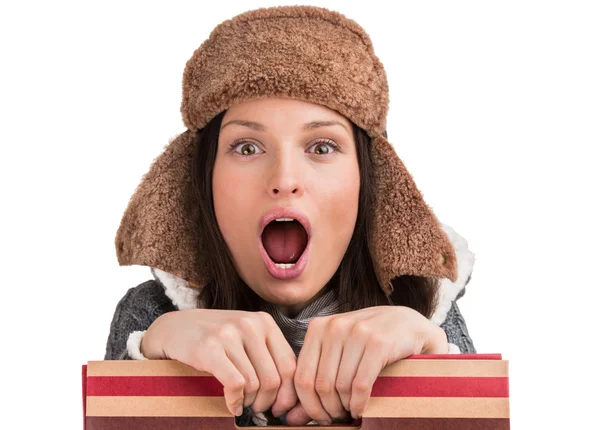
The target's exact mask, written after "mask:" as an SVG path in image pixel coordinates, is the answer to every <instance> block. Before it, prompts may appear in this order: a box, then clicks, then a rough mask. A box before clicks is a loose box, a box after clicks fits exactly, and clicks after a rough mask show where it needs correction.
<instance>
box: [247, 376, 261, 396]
mask: <svg viewBox="0 0 600 430" xmlns="http://www.w3.org/2000/svg"><path fill="white" fill-rule="evenodd" d="M259 388H260V381H259V380H258V378H256V377H254V376H250V377H248V378H246V385H245V387H244V390H245V391H246V393H248V394H253V393H256V392H257V391H258V389H259Z"/></svg>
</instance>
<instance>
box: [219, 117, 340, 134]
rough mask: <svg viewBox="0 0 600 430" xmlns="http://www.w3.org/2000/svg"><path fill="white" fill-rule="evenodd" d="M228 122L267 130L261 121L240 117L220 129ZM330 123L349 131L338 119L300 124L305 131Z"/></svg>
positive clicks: (257, 129)
mask: <svg viewBox="0 0 600 430" xmlns="http://www.w3.org/2000/svg"><path fill="white" fill-rule="evenodd" d="M230 124H237V125H241V126H244V127H248V128H251V129H252V130H256V131H266V130H267V128H266V127H265V126H264V125H262V124H261V123H258V122H254V121H245V120H241V119H233V120H231V121H229V122H228V123H227V124H225V125H223V126H222V127H221V130H223V129H224V128H225V127H227V126H228V125H230ZM332 125H340V126H342V127H344V129H345V130H346V131H347V132H348V133H350V130H348V127H346V124H343V123H341V122H339V121H311V122H307V123H306V124H304V125H303V126H302V128H301V130H302V131H307V130H313V129H315V128H319V127H327V126H332ZM350 134H351V133H350Z"/></svg>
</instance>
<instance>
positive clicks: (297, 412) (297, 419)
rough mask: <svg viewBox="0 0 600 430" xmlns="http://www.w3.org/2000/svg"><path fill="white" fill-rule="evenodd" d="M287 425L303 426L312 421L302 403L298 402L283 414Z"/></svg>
mask: <svg viewBox="0 0 600 430" xmlns="http://www.w3.org/2000/svg"><path fill="white" fill-rule="evenodd" d="M285 421H286V422H287V425H288V426H305V425H306V424H308V423H309V422H311V421H312V418H311V417H310V415H308V414H307V413H306V411H305V410H304V406H302V403H300V402H298V403H297V404H296V406H294V407H293V408H292V409H291V410H290V411H289V412H288V413H287V415H286V416H285Z"/></svg>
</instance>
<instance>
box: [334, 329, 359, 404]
mask: <svg viewBox="0 0 600 430" xmlns="http://www.w3.org/2000/svg"><path fill="white" fill-rule="evenodd" d="M365 345H366V341H365V339H364V337H362V336H355V335H351V336H350V337H349V338H348V340H347V341H346V344H345V345H344V350H343V352H342V359H341V360H340V366H339V369H338V372H337V378H336V381H335V388H336V390H337V392H338V395H339V396H340V400H341V402H342V405H343V407H344V409H346V410H347V411H350V410H351V409H350V398H351V397H352V383H353V382H354V377H355V376H356V372H357V371H358V366H359V364H360V362H361V360H362V357H363V353H364V351H365Z"/></svg>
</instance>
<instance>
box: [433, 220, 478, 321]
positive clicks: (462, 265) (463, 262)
mask: <svg viewBox="0 0 600 430" xmlns="http://www.w3.org/2000/svg"><path fill="white" fill-rule="evenodd" d="M442 228H443V229H444V232H445V233H446V235H447V236H448V239H450V242H452V246H454V251H455V253H456V262H457V265H458V278H457V279H456V282H452V281H451V280H450V279H448V278H442V279H441V285H440V290H439V294H440V295H439V301H438V306H437V308H436V310H435V312H434V313H433V316H432V317H431V321H432V322H433V323H435V324H436V325H442V323H443V322H444V320H445V319H446V315H447V314H448V311H449V310H450V307H451V306H452V301H453V300H455V299H456V296H458V293H460V291H461V290H462V289H463V288H464V286H465V285H466V283H467V279H469V276H470V275H471V272H473V265H474V264H475V254H473V252H471V251H470V250H469V247H468V243H467V241H466V240H465V238H464V237H462V236H461V235H460V234H458V233H457V232H456V231H454V229H453V228H452V227H450V226H449V225H446V224H442Z"/></svg>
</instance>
